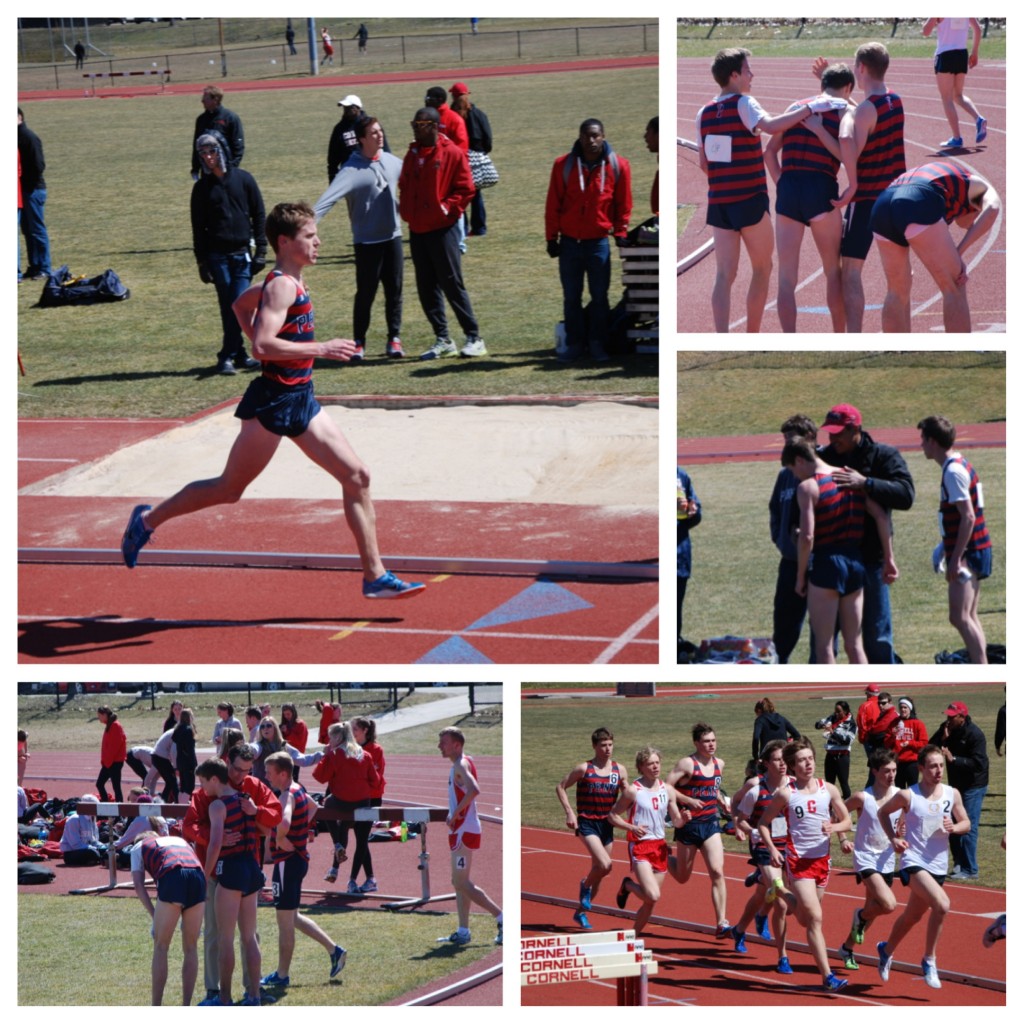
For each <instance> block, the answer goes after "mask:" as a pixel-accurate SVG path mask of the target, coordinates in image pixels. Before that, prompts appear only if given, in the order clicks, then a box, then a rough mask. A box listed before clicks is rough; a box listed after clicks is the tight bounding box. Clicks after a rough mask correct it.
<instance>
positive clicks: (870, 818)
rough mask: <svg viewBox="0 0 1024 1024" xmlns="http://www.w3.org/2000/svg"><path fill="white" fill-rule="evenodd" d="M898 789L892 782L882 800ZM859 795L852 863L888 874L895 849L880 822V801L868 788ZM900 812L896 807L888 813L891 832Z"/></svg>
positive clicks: (884, 800)
mask: <svg viewBox="0 0 1024 1024" xmlns="http://www.w3.org/2000/svg"><path fill="white" fill-rule="evenodd" d="M898 792H899V790H898V789H897V788H896V787H895V786H890V787H889V792H888V793H886V794H885V796H884V797H883V798H882V800H881V803H883V804H884V803H885V802H886V801H887V800H888V799H889V798H890V797H892V796H895V795H896V793H898ZM861 799H862V800H863V801H864V805H863V806H862V807H861V809H860V814H858V815H857V832H856V834H855V835H854V837H853V866H854V868H855V869H856V870H857V871H869V870H870V871H879V872H881V873H882V874H888V873H889V872H890V871H894V870H895V869H896V851H895V850H894V849H893V848H892V843H891V842H890V841H889V837H888V836H887V835H886V834H885V831H884V830H883V829H882V826H881V824H880V822H879V819H878V810H879V801H878V800H876V799H875V794H874V793H873V792H872V791H871V790H870V789H866V790H864V792H863V793H861ZM901 813H902V812H900V811H897V812H896V813H895V814H890V815H889V820H890V821H891V822H892V827H893V831H894V832H895V831H896V823H897V822H898V821H899V820H900V814H901Z"/></svg>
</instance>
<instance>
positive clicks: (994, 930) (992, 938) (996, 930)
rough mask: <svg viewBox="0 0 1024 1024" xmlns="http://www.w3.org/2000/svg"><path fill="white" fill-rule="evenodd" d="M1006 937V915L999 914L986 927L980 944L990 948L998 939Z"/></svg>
mask: <svg viewBox="0 0 1024 1024" xmlns="http://www.w3.org/2000/svg"><path fill="white" fill-rule="evenodd" d="M1005 938H1006V915H1005V914H1000V915H999V917H997V918H996V919H995V921H993V922H992V924H990V925H989V926H988V927H987V928H986V929H985V934H984V935H983V936H982V938H981V944H982V945H983V946H984V947H985V948H986V949H991V948H992V947H993V946H994V945H995V944H996V943H997V942H998V941H999V940H1000V939H1005Z"/></svg>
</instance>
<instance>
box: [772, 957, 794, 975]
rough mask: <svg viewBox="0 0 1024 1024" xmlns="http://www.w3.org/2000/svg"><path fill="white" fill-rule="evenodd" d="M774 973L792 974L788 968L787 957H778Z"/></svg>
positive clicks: (791, 969)
mask: <svg viewBox="0 0 1024 1024" xmlns="http://www.w3.org/2000/svg"><path fill="white" fill-rule="evenodd" d="M775 973H776V974H792V973H793V968H792V967H790V966H789V957H788V956H780V957H779V965H778V967H776V968H775Z"/></svg>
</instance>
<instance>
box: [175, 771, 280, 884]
mask: <svg viewBox="0 0 1024 1024" xmlns="http://www.w3.org/2000/svg"><path fill="white" fill-rule="evenodd" d="M238 792H239V793H244V794H246V795H247V796H251V797H252V802H253V803H254V804H255V805H256V824H257V825H262V826H264V828H268V829H269V828H274V827H275V826H277V825H279V824H280V823H281V801H280V800H278V799H277V797H276V796H275V795H274V791H273V790H272V789H271V788H270V787H269V786H268V785H266V783H263V782H260V780H259V779H254V778H253V777H252V776H251V775H249V776H247V777H246V779H245V781H244V782H243V783H242V785H241V787H240V788H239V789H238ZM211 803H213V800H211V799H210V797H208V796H207V795H206V794H205V793H204V792H203V791H202V789H197V790H196V791H195V792H194V793H193V794H192V802H191V806H190V807H189V809H188V811H186V812H185V820H184V821H182V823H181V834H182V837H183V838H184V839H187V840H188V841H189V842H190V843H195V847H196V854H197V855H198V857H199V859H200V860H201V861H202V862H203V863H204V864H205V863H206V851H207V849H208V848H209V845H210V804H211Z"/></svg>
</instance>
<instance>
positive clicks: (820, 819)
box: [786, 779, 832, 857]
mask: <svg viewBox="0 0 1024 1024" xmlns="http://www.w3.org/2000/svg"><path fill="white" fill-rule="evenodd" d="M814 781H815V783H816V784H817V785H816V788H815V790H814V791H813V792H811V793H801V792H800V791H799V790H798V789H797V788H796V782H795V781H793V780H791V781H790V783H789V806H788V807H787V808H786V817H787V819H788V821H789V845H790V847H791V848H792V849H793V850H794V851H795V853H796V855H797V856H798V857H827V856H828V854H829V849H830V848H831V838H832V837H831V836H829V835H826V834H825V833H823V832H822V831H821V826H822V825H823V824H824V823H825V822H826V821H830V820H831V814H830V809H831V807H832V794H831V793H830V792H829V791H828V789H827V788H826V786H825V781H824V779H815V780H814Z"/></svg>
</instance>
